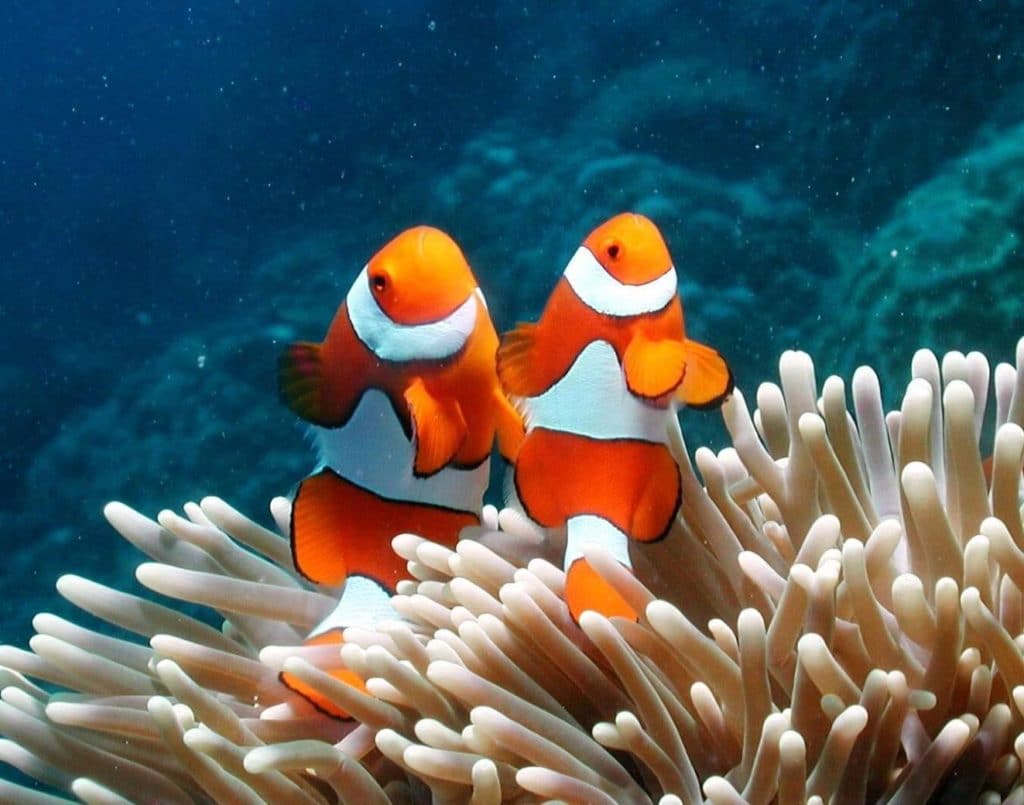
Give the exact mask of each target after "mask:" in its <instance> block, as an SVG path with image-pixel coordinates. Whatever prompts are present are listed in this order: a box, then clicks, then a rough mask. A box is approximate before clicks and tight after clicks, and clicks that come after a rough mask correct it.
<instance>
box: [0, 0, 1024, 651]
mask: <svg viewBox="0 0 1024 805" xmlns="http://www.w3.org/2000/svg"><path fill="white" fill-rule="evenodd" d="M0 38H2V46H0V64H2V74H3V76H4V80H3V82H2V84H0V119H2V120H3V121H4V123H3V125H2V126H0V199H2V201H0V265H2V267H3V293H2V294H0V343H2V344H3V345H4V348H3V349H2V351H0V406H2V412H0V471H2V473H3V483H2V484H0V534H2V535H3V540H4V542H5V544H4V548H5V550H4V552H3V557H4V559H3V563H2V565H0V580H2V584H3V591H4V593H5V601H6V612H7V617H6V621H5V624H4V642H9V643H13V644H23V643H24V642H25V641H26V640H27V639H28V637H29V635H30V633H31V626H30V618H31V616H32V614H33V613H35V612H37V611H40V610H49V611H54V610H56V611H57V612H61V611H62V610H61V603H62V602H60V600H59V599H58V598H57V596H56V594H55V593H54V592H53V582H54V580H55V579H56V577H57V576H58V575H59V574H60V573H63V572H74V573H77V574H81V575H84V576H88V577H90V578H93V579H95V580H97V581H101V582H104V583H108V584H112V583H116V584H118V585H119V586H122V587H123V586H125V584H126V582H127V580H128V579H129V578H130V577H131V575H132V571H133V568H134V565H135V563H136V561H137V557H136V556H135V555H133V553H132V551H131V549H130V548H129V547H128V546H127V545H126V544H125V543H124V542H123V541H122V540H121V539H120V538H118V537H117V535H116V534H114V533H113V531H112V530H111V529H110V528H109V527H108V526H107V525H106V523H105V522H104V520H103V518H102V514H101V509H102V506H103V504H104V503H105V502H107V501H108V500H111V499H120V500H124V501H125V502H127V503H129V504H131V505H132V506H134V507H136V508H138V509H140V510H141V511H144V512H148V513H151V514H155V513H156V512H157V511H158V510H159V509H160V508H162V507H165V506H171V505H177V504H178V502H179V501H182V500H187V499H199V498H201V497H202V496H204V495H208V494H217V495H220V496H223V497H225V498H226V499H227V500H229V501H230V502H231V503H232V504H234V505H235V506H237V507H239V508H240V509H242V510H243V511H247V512H250V513H253V514H258V513H259V512H265V511H266V504H267V501H268V500H269V499H270V497H271V496H273V495H277V494H286V493H288V491H289V490H290V489H291V488H292V486H293V485H294V484H295V483H296V482H297V481H298V480H299V479H301V478H302V477H303V475H304V474H305V473H306V472H307V471H308V469H309V468H310V466H311V464H312V455H311V451H310V449H309V447H308V445H307V444H306V441H305V439H304V437H303V434H302V429H301V428H300V427H299V426H298V424H297V422H296V421H295V418H294V417H293V416H292V415H291V414H290V413H289V412H288V411H287V410H286V409H285V408H284V406H282V405H281V404H280V403H279V402H278V399H277V392H276V383H275V365H276V359H277V355H278V353H279V351H280V350H281V348H282V345H283V344H284V343H286V342H288V341H291V340H293V339H309V340H319V339H320V338H321V337H322V335H323V333H324V331H325V329H326V327H327V324H328V322H329V321H330V318H331V316H332V315H333V314H334V311H335V309H336V307H337V305H338V303H339V302H340V300H341V298H342V296H343V295H344V293H345V291H346V289H347V288H348V286H349V284H350V283H351V281H352V278H353V277H354V275H355V274H356V273H357V271H358V270H359V269H360V268H361V267H362V265H363V264H364V263H365V261H366V260H367V258H368V257H369V256H370V255H372V254H373V252H374V251H376V250H377V248H378V247H379V246H381V245H382V244H383V243H384V242H385V241H386V240H387V239H389V238H390V237H391V236H392V235H393V234H395V233H396V232H398V231H399V230H401V229H403V228H405V227H408V226H410V225H413V224H416V223H430V224H433V225H436V226H440V227H442V228H444V229H446V230H448V231H449V232H451V233H452V234H453V236H454V237H455V238H456V239H457V240H458V241H459V242H460V244H461V245H462V246H463V248H464V250H465V252H466V254H467V256H468V258H469V260H470V263H471V264H472V265H473V267H474V269H475V271H476V273H477V276H478V278H479V279H480V282H481V284H482V286H483V289H484V292H485V293H486V295H487V298H488V301H489V304H490V308H491V311H492V314H493V316H494V319H495V321H496V323H497V325H498V327H499V329H508V328H510V327H511V326H512V325H513V324H514V323H515V322H516V321H518V320H522V319H528V318H535V317H536V316H537V314H538V313H539V311H540V309H541V307H542V305H543V303H544V301H545V299H546V297H547V294H548V293H549V291H550V289H551V287H552V286H553V284H554V282H555V279H556V278H557V276H558V275H559V274H560V273H561V271H562V269H563V267H564V265H565V263H566V261H567V260H568V258H569V257H570V256H571V254H572V252H573V250H574V249H575V247H576V245H577V244H578V243H579V242H580V240H581V239H582V238H583V237H584V236H585V235H586V234H587V232H589V231H590V230H591V229H592V228H593V227H594V226H595V225H596V224H597V223H599V222H600V221H602V220H603V219H605V218H607V217H608V216H610V215H612V214H614V213H616V212H618V211H621V210H627V209H631V210H634V211H638V212H642V213H646V214H647V215H649V216H651V217H652V218H653V219H654V220H655V221H656V222H657V223H658V225H659V226H660V227H661V229H662V231H663V232H664V234H665V236H666V238H667V240H668V242H669V246H670V249H671V251H672V253H673V256H674V258H675V262H676V266H677V270H678V271H679V275H680V282H681V285H680V290H681V293H682V297H683V303H684V307H685V310H686V314H687V323H688V328H689V332H690V334H691V335H693V336H694V337H695V338H698V339H700V340H703V341H706V342H708V343H711V344H714V345H715V346H716V347H718V348H719V349H720V350H721V351H722V352H724V353H725V355H726V356H727V357H728V358H729V360H730V362H731V364H732V366H733V370H734V372H735V375H736V377H737V382H738V385H739V386H740V388H742V389H743V390H744V391H745V392H746V394H747V396H748V398H752V397H753V395H754V392H755V390H756V388H757V384H758V383H759V382H761V381H762V380H765V379H768V378H769V377H772V376H774V373H775V369H776V362H777V359H778V355H779V353H780V352H781V351H782V350H783V349H788V348H800V349H804V350H807V351H809V352H811V353H812V354H813V355H814V357H815V362H816V364H817V366H818V367H819V368H820V370H821V371H823V372H828V373H832V372H836V373H839V374H841V375H842V376H844V377H847V378H848V377H849V376H850V374H851V373H852V370H853V368H854V367H855V366H856V365H858V364H859V363H862V362H866V361H870V362H871V363H872V365H873V366H874V367H875V368H876V369H877V370H878V371H879V373H880V375H881V376H882V381H883V386H888V388H889V389H890V390H891V391H890V394H891V397H890V399H893V398H895V395H896V392H897V390H899V389H901V388H902V386H903V384H905V381H906V366H907V365H908V360H909V358H910V356H911V355H912V353H913V351H914V350H915V349H917V348H918V347H923V346H926V347H930V348H932V349H934V350H936V351H939V352H941V351H944V350H946V349H949V348H954V347H957V348H961V347H963V346H965V345H966V346H968V347H969V348H973V349H979V350H982V351H984V352H985V353H986V354H987V355H988V356H989V357H990V359H992V360H993V361H998V360H1008V359H1010V358H1011V357H1012V349H1013V346H1014V344H1015V343H1016V340H1017V338H1018V337H1019V336H1020V335H1021V334H1022V333H1024V315H1022V303H1021V288H1022V284H1024V259H1022V257H1021V253H1020V237H1021V229H1022V227H1024V3H1021V2H1019V1H1018V0H1005V1H1004V2H970V3H966V2H964V3H944V2H942V3H940V2H904V3H886V4H880V3H877V2H870V3H858V2H852V0H844V2H828V1H826V2H821V3H802V2H796V0H786V1H785V2H782V1H776V0H762V1H761V2H758V1H757V0H752V2H748V3H743V4H741V5H737V4H733V3H725V2H688V3H678V4H673V3H667V2H646V3H638V4H629V5H627V4H622V3H612V2H591V3H578V4H576V3H557V4H548V3H534V2H522V1H520V2H516V3H506V2H497V3H471V2H427V1H426V0H423V1H421V2H414V1H413V0H408V1H407V2H391V3H389V2H381V3H367V4H356V3H349V2H325V1H324V2H321V1H318V0H272V1H270V2H252V1H250V0H230V1H218V0H211V1H210V2H203V3H194V4H193V5H191V6H190V5H188V4H187V3H166V2H137V3H129V4H124V3H114V2H105V1H104V0H94V2H91V3H88V4H64V3H56V2H48V1H47V0H42V1H41V2H33V3H27V2H8V3H4V4H3V5H2V8H0ZM683 427H684V431H685V433H686V434H687V438H688V441H689V444H690V447H691V449H693V448H694V447H696V446H698V445H700V444H704V443H708V444H711V445H713V446H721V445H722V443H723V440H722V433H723V430H722V428H721V425H720V422H719V418H718V415H717V414H714V413H687V412H684V413H683ZM264 520H269V518H268V517H264ZM130 589H133V590H135V591H139V589H141V588H139V587H138V586H137V585H136V586H135V587H133V588H130Z"/></svg>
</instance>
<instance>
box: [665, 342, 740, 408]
mask: <svg viewBox="0 0 1024 805" xmlns="http://www.w3.org/2000/svg"><path fill="white" fill-rule="evenodd" d="M685 350H686V376H685V377H684V378H683V383H682V385H681V386H680V387H679V390H678V391H677V392H676V397H677V399H678V400H679V401H680V402H683V403H686V405H688V406H689V407H690V408H715V407H717V406H719V405H721V404H722V403H723V402H724V401H725V399H726V398H727V397H728V396H729V395H730V394H732V390H733V386H734V385H735V383H734V380H733V376H732V370H731V369H730V368H729V364H727V363H726V362H725V358H723V357H722V356H721V354H719V352H718V351H717V350H714V349H712V348H711V347H708V346H705V345H704V344H700V343H698V342H696V341H690V340H687V341H686V342H685Z"/></svg>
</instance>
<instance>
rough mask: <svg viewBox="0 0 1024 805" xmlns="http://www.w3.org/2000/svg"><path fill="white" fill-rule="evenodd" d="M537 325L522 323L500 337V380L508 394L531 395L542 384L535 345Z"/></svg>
mask: <svg viewBox="0 0 1024 805" xmlns="http://www.w3.org/2000/svg"><path fill="white" fill-rule="evenodd" d="M536 342H537V325H536V324H531V323H530V322H520V323H519V324H518V325H516V328H515V329H514V330H511V331H509V332H507V333H505V335H503V336H502V338H501V345H500V346H499V347H498V379H499V380H500V381H501V386H502V388H504V389H505V392H506V393H507V394H514V395H516V396H519V397H531V396H533V395H535V394H536V393H537V390H538V388H542V387H543V383H542V382H541V379H540V378H539V377H538V374H537V366H538V364H537V362H536V360H535V359H536V357H537V356H536V354H535V347H536Z"/></svg>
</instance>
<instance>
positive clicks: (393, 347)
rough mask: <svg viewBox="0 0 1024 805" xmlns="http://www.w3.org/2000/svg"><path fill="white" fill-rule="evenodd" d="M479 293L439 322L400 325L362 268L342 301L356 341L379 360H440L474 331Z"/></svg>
mask: <svg viewBox="0 0 1024 805" xmlns="http://www.w3.org/2000/svg"><path fill="white" fill-rule="evenodd" d="M479 298H480V294H479V293H471V294H470V295H469V297H468V298H467V299H466V301H465V302H463V303H462V304H461V305H459V306H458V307H457V308H455V310H454V311H452V312H451V313H449V314H448V315H447V316H445V317H444V318H442V319H438V320H437V321H432V322H429V323H427V324H400V323H399V322H396V321H394V320H393V319H392V318H391V317H390V316H388V314H387V313H385V312H384V311H383V310H382V309H381V307H380V305H379V304H378V303H377V300H376V299H374V297H373V294H372V293H371V292H370V284H369V282H368V280H367V270H366V269H365V268H364V269H363V270H362V272H361V273H360V275H359V276H358V277H357V278H356V281H355V282H354V283H352V288H351V289H350V290H349V292H348V296H347V297H346V299H345V302H346V304H347V307H348V316H349V320H350V321H351V322H352V328H353V329H354V330H355V333H356V335H357V336H358V338H359V340H360V341H362V342H363V344H364V345H365V346H366V347H367V348H368V349H369V350H370V351H371V352H373V354H374V355H376V356H377V357H378V358H380V359H381V360H385V361H422V360H443V359H445V358H450V357H451V356H452V355H455V354H456V353H457V352H458V351H459V350H461V349H462V348H463V347H464V346H465V344H466V341H467V340H469V336H470V335H472V333H473V330H474V329H475V328H476V316H477V300H478V299H479Z"/></svg>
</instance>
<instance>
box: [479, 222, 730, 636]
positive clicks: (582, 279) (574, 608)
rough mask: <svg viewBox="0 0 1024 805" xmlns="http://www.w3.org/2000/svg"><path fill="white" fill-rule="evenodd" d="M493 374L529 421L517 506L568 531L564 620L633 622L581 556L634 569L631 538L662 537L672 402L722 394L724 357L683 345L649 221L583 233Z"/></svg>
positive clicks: (667, 266) (671, 281)
mask: <svg viewBox="0 0 1024 805" xmlns="http://www.w3.org/2000/svg"><path fill="white" fill-rule="evenodd" d="M498 375H499V377H500V379H501V382H502V385H503V387H504V389H505V391H506V393H507V394H509V395H510V396H511V397H513V398H514V399H515V400H516V401H517V405H518V407H519V409H520V411H521V412H522V413H523V414H524V417H525V421H526V428H527V430H526V438H525V439H524V441H523V443H522V446H521V447H520V449H519V453H518V455H517V457H516V460H515V466H514V470H513V473H514V474H513V482H514V489H515V494H516V497H517V498H518V503H519V505H521V506H522V508H523V509H524V511H525V513H526V514H527V515H528V516H529V517H530V518H531V519H533V520H534V521H535V522H537V523H539V524H540V525H542V526H544V527H547V528H560V527H563V526H564V527H566V549H565V559H564V569H565V571H566V590H565V597H566V603H567V604H568V606H569V610H570V612H571V614H572V616H573V618H575V619H576V620H578V619H579V616H580V615H581V614H582V613H583V612H584V611H586V610H588V609H593V610H596V611H598V612H601V613H603V614H605V615H609V616H611V615H619V616H623V617H627V618H630V619H633V620H635V619H636V617H637V614H636V612H634V611H633V609H632V608H631V607H630V606H629V605H628V604H627V603H626V601H625V600H623V599H622V597H621V596H620V595H619V594H618V593H617V592H616V591H615V590H614V589H612V587H611V586H610V585H609V584H607V583H606V582H605V581H604V580H603V579H602V578H601V577H600V576H598V575H597V573H596V571H594V569H593V568H591V567H590V565H589V564H588V563H587V561H586V560H585V559H584V558H583V549H584V546H586V545H588V544H599V545H602V546H604V547H605V548H606V549H608V550H609V551H610V552H611V554H612V555H613V556H614V557H615V558H616V559H617V560H618V561H619V562H621V563H622V564H623V565H624V566H626V567H627V568H630V569H632V564H631V562H630V558H629V541H630V540H636V541H638V542H653V541H655V540H658V539H660V538H662V537H664V536H666V535H667V533H668V531H669V529H670V528H671V526H672V523H673V521H674V519H675V517H676V514H677V512H678V510H679V507H680V504H681V499H680V494H681V493H680V476H679V469H678V467H677V466H676V462H675V460H674V459H673V457H672V455H671V453H670V452H669V449H668V446H667V438H668V437H667V428H668V425H669V424H670V422H671V419H672V418H674V417H675V416H676V409H677V406H678V404H680V403H683V404H685V405H687V406H690V407H693V408H710V407H713V406H716V405H719V404H720V403H721V402H722V401H723V400H725V399H726V397H728V395H729V394H730V393H731V392H732V389H733V376H732V372H731V370H730V369H729V366H728V364H727V363H726V361H725V359H724V358H723V357H722V356H721V355H720V354H719V353H718V352H717V351H715V350H714V349H712V348H710V347H707V346H704V345H703V344H699V343H697V342H695V341H692V340H690V339H688V338H687V337H686V330H685V327H684V323H683V307H682V303H681V302H680V299H679V294H678V291H677V280H676V271H675V267H674V266H673V263H672V258H671V257H670V255H669V252H668V247H667V246H666V244H665V241H664V239H663V238H662V236H661V233H660V232H659V231H658V228H657V227H656V226H655V225H654V223H652V222H651V221H650V220H649V219H648V218H645V217H644V216H642V215H634V214H629V213H626V214H622V215H618V216H616V217H614V218H612V219H611V220H609V221H607V222H605V223H604V224H602V225H601V226H599V227H598V228H597V229H595V230H594V231H593V232H591V233H590V235H589V236H588V237H587V239H586V240H585V241H584V242H583V245H582V246H580V247H579V249H578V250H577V251H576V253H575V254H574V255H573V257H572V259H571V260H570V261H569V264H568V265H567V266H566V268H565V272H564V274H563V275H562V277H561V279H559V281H558V283H557V284H556V286H555V289H554V291H553V292H552V294H551V297H550V298H549V300H548V302H547V305H546V307H545V308H544V311H543V313H542V315H541V317H540V320H539V321H538V322H537V323H535V324H533V323H525V324H520V325H518V326H517V327H516V329H515V330H513V331H512V332H510V333H508V334H506V335H505V337H504V338H503V340H502V344H501V346H500V347H499V349H498Z"/></svg>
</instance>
